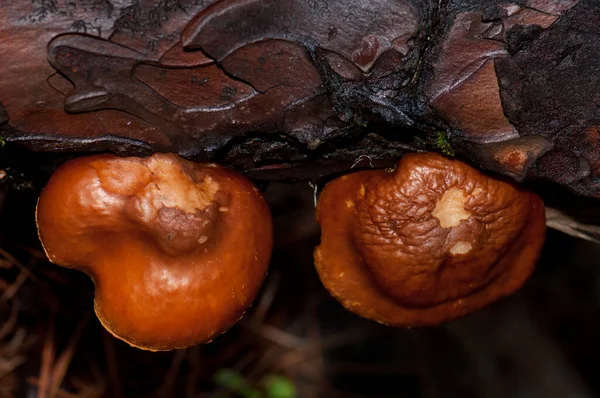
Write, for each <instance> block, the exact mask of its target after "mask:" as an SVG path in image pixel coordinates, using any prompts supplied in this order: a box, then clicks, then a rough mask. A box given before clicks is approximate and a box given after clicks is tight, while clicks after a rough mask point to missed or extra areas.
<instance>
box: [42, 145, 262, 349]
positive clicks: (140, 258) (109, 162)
mask: <svg viewBox="0 0 600 398" xmlns="http://www.w3.org/2000/svg"><path fill="white" fill-rule="evenodd" d="M37 224H38V232H39V236H40V239H41V241H42V244H43V246H44V249H45V251H46V254H47V255H48V258H49V259H50V260H51V261H52V262H54V263H56V264H59V265H62V266H65V267H70V268H76V269H79V270H82V271H84V272H86V273H87V274H88V275H90V277H91V278H92V279H93V281H94V283H95V286H96V301H95V310H96V314H97V315H98V318H99V319H100V321H101V322H102V324H103V325H104V326H105V327H106V329H107V330H108V331H110V332H111V333H112V334H114V335H115V336H116V337H118V338H120V339H122V340H124V341H126V342H127V343H129V344H130V345H132V346H135V347H139V348H143V349H148V350H170V349H175V348H183V347H187V346H190V345H193V344H198V343H202V342H206V341H210V340H211V339H213V338H214V337H215V336H217V335H219V334H221V333H223V332H224V331H225V330H227V329H228V328H229V327H231V326H232V325H233V324H234V323H235V322H237V321H238V320H239V319H240V318H241V317H242V315H243V313H244V311H245V310H246V309H247V308H248V307H249V306H250V304H251V303H252V301H253V300H254V298H255V296H256V294H257V293H258V290H259V288H260V285H261V283H262V281H263V279H264V278H265V275H266V272H267V266H268V263H269V258H270V255H271V250H272V222H271V215H270V212H269V209H268V206H267V205H266V203H265V201H264V199H263V197H262V196H261V193H260V192H259V191H258V189H257V188H256V187H254V186H253V184H252V183H251V182H250V181H248V180H247V179H246V178H245V177H243V176H241V175H238V174H237V173H235V172H233V171H230V170H228V169H226V168H223V167H220V166H217V165H215V164H196V163H193V162H189V161H186V160H183V159H181V158H179V157H178V156H176V155H171V154H156V155H153V156H151V157H148V158H145V159H142V158H133V157H128V158H120V157H117V156H114V155H97V156H90V157H84V158H79V159H75V160H72V161H69V162H67V163H65V164H64V165H62V166H61V167H59V168H58V170H56V172H55V173H54V174H53V175H52V177H51V179H50V181H49V182H48V184H47V186H46V187H45V188H44V190H43V191H42V194H41V196H40V200H39V203H38V209H37Z"/></svg>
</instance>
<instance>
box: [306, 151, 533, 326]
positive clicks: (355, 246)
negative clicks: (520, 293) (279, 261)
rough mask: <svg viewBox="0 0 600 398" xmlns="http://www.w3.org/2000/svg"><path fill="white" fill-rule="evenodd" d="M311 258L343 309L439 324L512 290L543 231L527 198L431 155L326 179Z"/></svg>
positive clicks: (398, 322) (393, 320)
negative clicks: (316, 243) (317, 240)
mask: <svg viewBox="0 0 600 398" xmlns="http://www.w3.org/2000/svg"><path fill="white" fill-rule="evenodd" d="M317 219H318V222H319V223H320V225H321V228H322V236H321V244H320V246H319V247H317V249H316V251H315V264H316V267H317V270H318V272H319V275H320V277H321V280H322V282H323V284H324V285H325V287H326V288H327V289H328V290H329V292H330V293H331V294H332V295H333V296H334V297H336V298H337V299H338V300H339V301H340V302H341V303H342V305H344V307H346V308H347V309H348V310H350V311H352V312H354V313H356V314H358V315H361V316H363V317H365V318H369V319H373V320H376V321H378V322H381V323H385V324H389V325H395V326H425V325H435V324H439V323H442V322H447V321H450V320H453V319H456V318H458V317H460V316H463V315H465V314H467V313H470V312H472V311H475V310H477V309H479V308H481V307H484V306H485V305H488V304H490V303H492V302H494V301H496V300H498V299H499V298H501V297H502V296H505V295H508V294H510V293H512V292H514V291H515V290H517V289H518V288H520V287H521V286H522V284H523V283H524V282H525V280H526V279H527V278H528V277H529V275H530V274H531V273H532V272H533V269H534V266H535V263H536V261H537V259H538V256H539V254H540V251H541V248H542V245H543V242H544V235H545V217H544V205H543V202H542V200H541V199H540V198H539V197H538V196H537V195H535V194H533V193H530V192H527V191H525V190H522V189H520V188H519V187H517V186H516V185H514V184H511V183H509V182H506V181H503V180H499V179H495V178H492V177H489V176H487V175H485V174H483V173H481V172H479V171H477V170H475V169H474V168H472V167H470V166H468V165H467V164H465V163H462V162H460V161H457V160H451V159H447V158H445V157H442V156H440V155H437V154H433V153H426V154H411V155H406V156H404V157H403V158H402V160H401V161H400V162H399V163H398V166H397V169H396V170H394V171H385V170H376V171H362V172H357V173H354V174H350V175H347V176H343V177H341V178H338V179H336V180H334V181H332V182H331V183H329V184H327V185H326V187H325V189H324V190H323V192H322V193H321V195H320V197H319V203H318V207H317Z"/></svg>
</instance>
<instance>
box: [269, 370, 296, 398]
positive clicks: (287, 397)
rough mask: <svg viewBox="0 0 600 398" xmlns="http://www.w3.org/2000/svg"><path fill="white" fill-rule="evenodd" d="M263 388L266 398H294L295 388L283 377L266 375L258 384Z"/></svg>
mask: <svg viewBox="0 0 600 398" xmlns="http://www.w3.org/2000/svg"><path fill="white" fill-rule="evenodd" d="M260 384H261V385H262V386H263V389H264V392H265V396H266V397H267V398H296V396H297V395H296V386H295V385H294V383H293V382H292V381H291V380H290V379H288V378H287V377H284V376H279V375H275V374H268V375H266V376H265V377H263V378H262V381H261V383H260Z"/></svg>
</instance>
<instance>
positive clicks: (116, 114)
mask: <svg viewBox="0 0 600 398" xmlns="http://www.w3.org/2000/svg"><path fill="white" fill-rule="evenodd" d="M0 7H1V9H2V13H0V62H1V65H2V72H1V73H0V134H1V135H2V136H3V137H4V138H5V139H6V140H7V141H11V142H18V143H21V144H23V145H25V146H27V147H29V148H32V149H34V150H38V151H56V152H64V151H105V150H110V151H113V152H116V153H119V154H124V155H125V154H131V155H141V154H149V153H151V152H154V151H162V152H171V151H172V152H178V153H179V154H181V155H183V156H185V157H186V158H188V159H193V160H209V159H210V160H213V161H218V162H221V163H224V164H228V165H232V166H234V167H235V168H237V169H239V170H241V171H243V172H245V173H247V174H248V175H249V176H250V177H253V178H256V179H266V180H273V179H274V180H282V179H311V178H319V177H322V176H327V175H332V174H336V173H340V172H343V171H346V170H348V169H350V168H353V167H359V168H361V167H362V168H364V167H387V166H391V165H393V164H394V162H395V160H396V159H397V158H398V157H400V156H401V155H402V154H404V153H406V152H409V151H416V150H422V149H427V150H436V149H438V150H440V149H442V148H445V151H446V152H448V149H447V148H448V147H449V146H452V148H453V150H454V152H455V153H456V155H457V156H459V157H461V158H464V159H468V160H471V161H472V162H474V163H476V164H478V165H479V166H480V167H481V168H483V169H487V170H491V171H494V172H497V173H501V174H505V175H508V176H510V177H512V178H514V179H516V180H524V179H545V180H550V181H553V182H556V183H559V184H561V185H564V186H567V187H570V188H571V189H574V190H575V191H576V192H578V193H580V194H584V195H587V196H592V197H600V150H599V148H598V146H599V145H600V132H599V126H600V111H599V109H600V108H599V106H598V104H600V64H599V63H598V62H597V60H596V58H595V57H596V56H595V54H598V52H599V51H600V44H599V43H600V25H599V24H598V23H597V21H598V20H600V6H598V5H596V4H595V2H594V1H592V0H579V1H577V0H509V1H500V0H485V1H480V0H478V1H475V0H442V1H437V0H435V1H434V0H371V1H368V2H366V1H359V0H220V1H210V0H206V1H201V0H123V1H116V0H112V1H111V0H70V1H67V0H32V1H16V0H0Z"/></svg>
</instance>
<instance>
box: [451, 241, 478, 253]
mask: <svg viewBox="0 0 600 398" xmlns="http://www.w3.org/2000/svg"><path fill="white" fill-rule="evenodd" d="M472 248H473V245H471V243H470V242H465V241H464V240H459V241H458V242H456V243H455V244H454V246H452V247H451V248H450V254H452V255H456V254H467V253H468V252H470V251H471V249H472Z"/></svg>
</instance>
